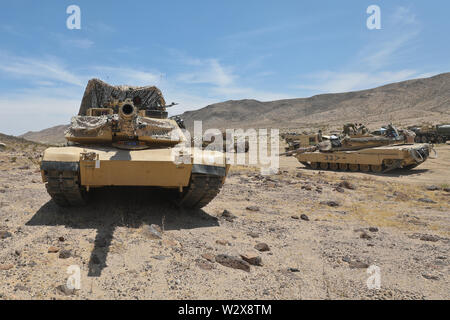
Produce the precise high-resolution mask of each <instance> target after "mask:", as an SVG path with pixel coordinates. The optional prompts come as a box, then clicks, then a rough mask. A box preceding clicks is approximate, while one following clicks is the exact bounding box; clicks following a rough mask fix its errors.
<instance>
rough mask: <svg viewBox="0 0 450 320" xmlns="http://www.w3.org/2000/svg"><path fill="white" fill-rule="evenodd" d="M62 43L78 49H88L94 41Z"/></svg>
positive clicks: (82, 40)
mask: <svg viewBox="0 0 450 320" xmlns="http://www.w3.org/2000/svg"><path fill="white" fill-rule="evenodd" d="M63 43H64V44H67V45H70V46H72V47H76V48H80V49H89V48H91V47H92V46H93V45H94V41H91V40H89V39H66V40H64V42H63Z"/></svg>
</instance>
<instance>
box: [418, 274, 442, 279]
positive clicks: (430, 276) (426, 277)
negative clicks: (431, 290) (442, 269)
mask: <svg viewBox="0 0 450 320" xmlns="http://www.w3.org/2000/svg"><path fill="white" fill-rule="evenodd" d="M422 277H424V278H425V279H428V280H439V277H438V276H433V275H431V274H426V273H424V274H422Z"/></svg>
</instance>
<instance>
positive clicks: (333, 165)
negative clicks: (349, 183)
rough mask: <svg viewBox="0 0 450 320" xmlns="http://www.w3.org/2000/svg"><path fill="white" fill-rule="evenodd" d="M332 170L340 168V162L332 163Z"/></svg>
mask: <svg viewBox="0 0 450 320" xmlns="http://www.w3.org/2000/svg"><path fill="white" fill-rule="evenodd" d="M330 170H333V171H337V170H339V164H337V163H330Z"/></svg>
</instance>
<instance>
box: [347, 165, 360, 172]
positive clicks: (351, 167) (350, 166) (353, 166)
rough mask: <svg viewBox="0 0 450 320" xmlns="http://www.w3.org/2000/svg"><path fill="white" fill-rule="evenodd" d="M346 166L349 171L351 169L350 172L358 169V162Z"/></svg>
mask: <svg viewBox="0 0 450 320" xmlns="http://www.w3.org/2000/svg"><path fill="white" fill-rule="evenodd" d="M348 168H349V169H350V171H352V172H356V171H359V164H357V163H350V164H349V165H348Z"/></svg>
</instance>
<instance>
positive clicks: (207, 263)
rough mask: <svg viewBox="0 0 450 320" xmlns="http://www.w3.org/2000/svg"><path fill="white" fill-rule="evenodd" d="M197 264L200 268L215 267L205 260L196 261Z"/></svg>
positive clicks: (208, 268)
mask: <svg viewBox="0 0 450 320" xmlns="http://www.w3.org/2000/svg"><path fill="white" fill-rule="evenodd" d="M197 266H198V267H199V268H200V269H202V270H212V269H215V266H214V265H213V264H212V263H210V262H207V261H201V260H200V261H197Z"/></svg>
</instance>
